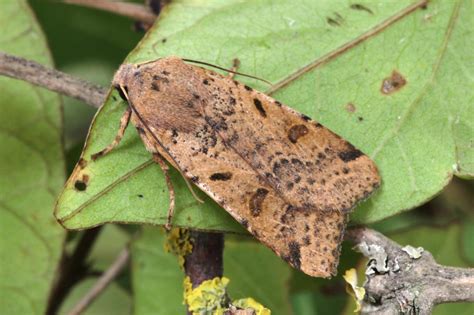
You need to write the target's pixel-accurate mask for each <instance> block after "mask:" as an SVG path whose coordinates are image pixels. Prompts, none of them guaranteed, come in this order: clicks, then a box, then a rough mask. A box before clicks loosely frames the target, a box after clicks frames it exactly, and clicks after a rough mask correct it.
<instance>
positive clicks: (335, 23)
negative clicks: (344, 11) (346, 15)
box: [326, 17, 341, 26]
mask: <svg viewBox="0 0 474 315" xmlns="http://www.w3.org/2000/svg"><path fill="white" fill-rule="evenodd" d="M326 22H328V24H329V25H331V26H341V24H340V23H339V22H338V21H336V20H335V19H333V18H330V17H327V18H326Z"/></svg>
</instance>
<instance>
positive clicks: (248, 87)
mask: <svg viewBox="0 0 474 315" xmlns="http://www.w3.org/2000/svg"><path fill="white" fill-rule="evenodd" d="M244 88H245V89H246V90H247V91H253V89H252V88H251V87H250V86H248V85H244Z"/></svg>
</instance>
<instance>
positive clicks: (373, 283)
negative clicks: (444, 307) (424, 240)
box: [347, 228, 474, 315]
mask: <svg viewBox="0 0 474 315" xmlns="http://www.w3.org/2000/svg"><path fill="white" fill-rule="evenodd" d="M347 237H348V238H349V239H351V240H352V241H354V242H355V243H356V244H357V246H358V249H359V250H360V251H361V252H362V253H363V254H364V256H366V257H368V258H369V264H368V268H367V270H366V276H367V280H366V283H365V284H364V288H365V290H366V296H365V298H364V301H363V303H362V311H361V314H408V313H409V314H421V315H425V314H426V315H428V314H431V312H432V310H433V307H434V306H435V305H437V304H441V303H448V302H463V301H470V302H474V269H472V268H455V267H446V266H442V265H439V264H437V263H436V261H435V260H434V258H433V256H432V255H431V254H430V253H429V252H427V251H423V250H422V249H413V248H407V247H403V248H402V247H401V246H400V245H398V244H397V243H395V242H393V241H391V240H390V239H388V238H386V237H385V236H383V235H382V234H380V233H378V232H376V231H374V230H371V229H368V228H356V229H352V230H349V231H348V233H347ZM418 254H420V257H418Z"/></svg>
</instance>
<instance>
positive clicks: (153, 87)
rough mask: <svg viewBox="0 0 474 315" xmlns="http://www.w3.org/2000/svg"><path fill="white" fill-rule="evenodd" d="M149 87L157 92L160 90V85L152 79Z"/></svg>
mask: <svg viewBox="0 0 474 315" xmlns="http://www.w3.org/2000/svg"><path fill="white" fill-rule="evenodd" d="M151 89H152V90H154V91H157V92H159V91H160V86H159V85H158V83H157V82H156V81H153V82H151Z"/></svg>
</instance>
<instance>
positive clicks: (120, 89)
mask: <svg viewBox="0 0 474 315" xmlns="http://www.w3.org/2000/svg"><path fill="white" fill-rule="evenodd" d="M122 88H123V89H124V90H125V92H128V89H127V87H126V86H122ZM122 88H120V86H119V85H116V86H115V90H117V92H118V93H119V95H120V98H121V99H122V100H124V101H125V102H127V97H126V96H125V94H124V93H123V90H122Z"/></svg>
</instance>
